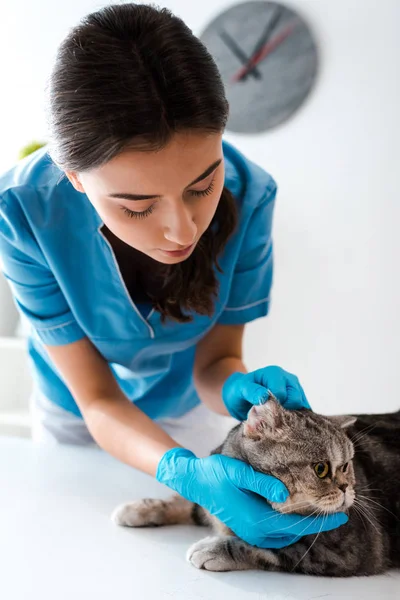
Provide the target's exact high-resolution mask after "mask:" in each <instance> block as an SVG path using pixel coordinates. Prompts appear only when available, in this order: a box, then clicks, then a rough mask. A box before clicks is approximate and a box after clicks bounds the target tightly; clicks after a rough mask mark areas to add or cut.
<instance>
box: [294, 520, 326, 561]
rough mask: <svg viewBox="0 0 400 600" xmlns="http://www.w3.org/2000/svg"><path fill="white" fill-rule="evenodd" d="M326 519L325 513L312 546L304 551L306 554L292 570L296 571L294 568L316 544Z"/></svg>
mask: <svg viewBox="0 0 400 600" xmlns="http://www.w3.org/2000/svg"><path fill="white" fill-rule="evenodd" d="M325 521H326V516H325V515H323V520H322V523H321V527H320V530H319V532H318V533H317V535H316V536H315V539H314V540H313V541H312V543H311V544H310V546H309V548H308V550H306V551H305V552H304V554H303V556H302V557H301V558H300V560H299V561H298V562H297V563H296V564H295V565H294V567H293V568H292V571H294V570H295V568H296V567H297V565H298V564H299V563H301V561H302V560H303V558H304V557H305V556H306V555H307V554H308V552H309V551H310V550H311V548H312V547H313V545H314V544H315V542H316V541H317V539H318V536H319V534H320V533H321V531H322V528H323V526H324V523H325Z"/></svg>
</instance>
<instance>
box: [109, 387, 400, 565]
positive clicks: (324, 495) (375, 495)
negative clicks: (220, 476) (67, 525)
mask: <svg viewBox="0 0 400 600" xmlns="http://www.w3.org/2000/svg"><path fill="white" fill-rule="evenodd" d="M211 454H225V455H226V456H230V457H233V458H238V459H240V460H243V461H245V462H248V463H249V464H250V465H251V466H252V467H253V468H254V469H256V470H257V471H261V472H264V473H267V474H269V475H273V476H275V477H277V478H278V479H280V480H281V481H283V483H284V484H285V485H286V487H287V489H288V490H289V493H290V496H289V497H288V499H287V500H286V501H285V502H282V503H273V502H272V503H270V504H271V506H272V508H274V509H275V510H277V511H279V512H281V513H290V512H295V513H298V514H301V515H317V514H326V513H329V512H346V513H347V514H348V515H349V521H348V522H347V523H346V524H345V525H342V526H341V527H339V528H337V529H333V530H331V531H324V532H321V533H319V534H316V535H306V536H304V537H302V538H301V539H300V540H299V541H298V542H296V543H294V544H292V545H290V546H286V547H284V548H281V549H262V548H258V547H255V546H251V545H249V544H247V543H246V542H244V541H243V540H241V539H240V538H238V537H237V536H236V535H235V534H234V532H233V531H232V530H230V529H229V528H228V527H227V526H226V525H224V524H223V523H222V522H221V521H219V520H218V519H217V518H216V517H213V516H212V515H210V513H208V511H206V510H205V509H203V508H202V507H201V506H199V505H197V504H193V503H192V502H189V501H188V500H186V499H184V498H182V497H181V496H179V495H178V494H174V495H173V496H172V497H171V498H170V499H168V500H156V499H145V500H138V501H135V502H132V503H129V504H123V505H121V506H119V507H118V508H117V509H116V510H115V511H114V512H113V515H112V519H113V520H114V522H115V523H117V524H118V525H124V526H129V527H146V526H160V525H172V524H177V523H185V524H189V523H190V524H193V523H194V524H196V525H206V526H207V525H210V526H211V527H212V529H213V534H214V535H213V536H209V537H206V538H204V539H202V540H200V541H199V542H197V543H195V544H193V545H192V546H191V547H190V548H189V550H188V554H187V558H188V560H189V561H190V562H191V563H192V564H193V565H194V566H195V567H197V568H199V569H207V570H209V571H235V570H244V569H263V570H267V571H289V572H295V573H306V574H310V575H326V576H336V577H349V576H352V575H375V574H378V573H383V572H385V571H387V570H388V569H390V568H400V411H398V412H396V413H389V414H372V415H369V414H368V415H356V416H329V417H328V416H323V415H320V414H317V413H314V412H312V411H310V410H308V409H301V410H286V409H285V408H283V407H282V406H281V404H280V403H279V402H278V401H277V400H276V399H275V398H274V397H271V398H270V399H269V400H268V401H267V402H266V403H265V404H263V405H259V406H253V408H252V409H251V411H250V413H249V415H248V418H247V421H244V422H243V423H240V424H239V425H237V426H236V427H234V428H233V429H232V430H231V431H230V432H229V434H228V436H227V437H226V439H225V441H224V442H223V443H222V444H221V446H219V447H218V448H217V449H215V450H214V451H213V452H212V453H211ZM332 475H334V478H333V479H332Z"/></svg>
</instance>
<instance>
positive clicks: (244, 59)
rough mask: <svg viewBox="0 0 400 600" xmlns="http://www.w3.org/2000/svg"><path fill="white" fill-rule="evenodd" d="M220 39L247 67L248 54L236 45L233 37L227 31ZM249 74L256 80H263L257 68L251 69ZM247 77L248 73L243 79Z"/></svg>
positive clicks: (221, 34)
mask: <svg viewBox="0 0 400 600" xmlns="http://www.w3.org/2000/svg"><path fill="white" fill-rule="evenodd" d="M220 37H221V38H222V39H223V40H224V42H225V44H226V45H227V46H228V48H229V50H231V51H232V53H233V54H234V55H235V56H236V58H238V59H239V60H240V61H241V62H242V64H243V65H247V63H248V62H249V57H248V56H246V54H245V53H244V52H243V50H242V49H241V48H239V46H238V45H237V44H236V42H235V40H234V39H233V38H231V36H230V35H229V34H228V33H227V32H226V31H220ZM249 74H250V75H253V77H255V78H256V79H261V74H260V71H259V70H258V69H257V67H255V68H254V69H251V71H249ZM246 77H247V73H246V75H245V76H244V77H243V79H246Z"/></svg>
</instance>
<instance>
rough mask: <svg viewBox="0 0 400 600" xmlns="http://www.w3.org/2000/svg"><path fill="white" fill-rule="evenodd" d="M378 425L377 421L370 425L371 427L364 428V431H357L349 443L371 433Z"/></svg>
mask: <svg viewBox="0 0 400 600" xmlns="http://www.w3.org/2000/svg"><path fill="white" fill-rule="evenodd" d="M378 425H379V421H377V422H375V423H371V425H367V427H364V429H361V430H360V431H357V433H356V434H355V435H354V436H353V437H351V438H350V439H351V441H353V440H358V439H360V437H364V436H365V435H367V434H368V433H371V431H372V430H373V429H375V427H377V426H378ZM368 430H369V431H368Z"/></svg>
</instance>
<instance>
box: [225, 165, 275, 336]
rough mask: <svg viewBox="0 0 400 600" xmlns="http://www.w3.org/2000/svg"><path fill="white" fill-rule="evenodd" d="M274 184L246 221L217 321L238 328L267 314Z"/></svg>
mask: <svg viewBox="0 0 400 600" xmlns="http://www.w3.org/2000/svg"><path fill="white" fill-rule="evenodd" d="M276 192H277V185H276V182H275V181H274V179H272V177H271V180H270V182H269V184H268V187H267V190H266V193H265V194H264V196H263V197H262V199H261V200H260V202H259V203H258V205H257V207H256V208H255V210H254V212H253V214H252V215H251V217H250V219H249V223H248V226H247V228H246V231H245V232H244V235H243V241H242V246H241V250H240V253H239V258H238V261H237V263H236V266H235V269H234V273H233V277H232V282H231V288H230V293H229V297H228V301H227V304H226V306H225V308H224V311H223V312H222V314H221V316H220V317H219V319H218V323H220V324H222V325H240V324H244V323H247V322H249V321H253V320H254V319H258V318H259V317H263V316H265V315H266V314H268V311H269V304H270V291H271V286H272V277H273V245H272V238H271V230H272V218H273V211H274V206H275V198H276Z"/></svg>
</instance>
